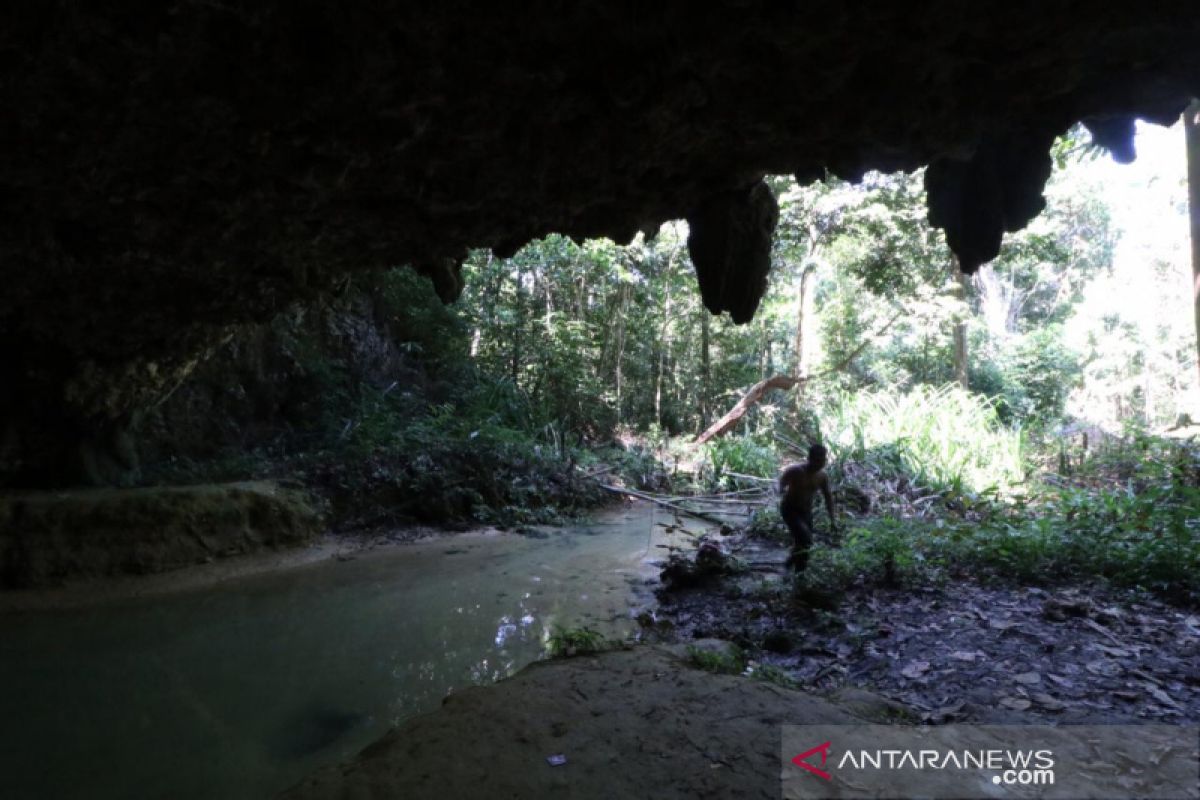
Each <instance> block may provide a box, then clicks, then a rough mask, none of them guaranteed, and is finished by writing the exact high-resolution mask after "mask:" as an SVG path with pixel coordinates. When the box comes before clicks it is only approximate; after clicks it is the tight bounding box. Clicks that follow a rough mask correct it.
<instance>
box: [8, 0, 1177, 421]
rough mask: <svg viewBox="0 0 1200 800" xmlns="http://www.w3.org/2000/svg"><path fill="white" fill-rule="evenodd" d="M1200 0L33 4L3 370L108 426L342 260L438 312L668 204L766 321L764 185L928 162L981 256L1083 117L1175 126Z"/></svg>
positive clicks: (25, 54) (950, 234)
mask: <svg viewBox="0 0 1200 800" xmlns="http://www.w3.org/2000/svg"><path fill="white" fill-rule="evenodd" d="M18 8H19V10H18ZM1196 9H1197V7H1196V5H1195V4H1194V3H1183V2H1178V3H1172V2H1164V3H1142V4H1134V5H1129V4H1113V5H1111V6H1108V5H1104V6H1102V5H1101V4H1093V3H1081V2H1012V0H1002V1H997V0H976V2H972V3H963V2H959V1H958V0H935V1H933V2H923V3H916V2H902V1H901V0H888V1H887V2H872V1H869V0H864V1H863V2H821V1H820V0H814V1H811V2H756V1H755V0H739V1H738V2H725V3H711V4H707V3H705V4H702V3H694V2H683V0H664V1H663V2H658V3H633V2H596V1H594V0H591V1H589V0H584V1H583V2H577V3H562V2H557V3H550V2H529V3H519V4H518V3H513V4H508V3H491V4H469V3H461V2H440V3H402V2H379V1H375V2H359V3H335V2H332V0H328V1H326V2H321V1H319V0H317V1H310V2H293V0H287V1H286V2H285V0H263V2H258V3H250V4H237V3H221V2H175V3H148V2H128V3H120V2H107V3H102V2H96V3H82V2H45V3H41V4H16V5H15V6H13V7H10V8H8V9H7V10H6V11H4V12H3V13H4V15H5V17H6V18H7V22H6V24H5V25H3V26H0V52H2V54H3V58H2V64H3V67H2V73H0V74H2V79H0V99H2V101H3V106H4V109H5V112H4V119H3V123H2V124H3V127H2V130H3V134H2V136H3V142H4V147H3V149H2V150H0V184H2V189H3V191H2V192H0V197H2V198H3V199H2V200H0V203H2V204H3V217H2V219H0V227H2V233H0V278H2V279H3V292H2V293H0V336H2V337H3V338H2V339H0V355H2V356H3V358H4V364H5V366H4V367H2V368H0V369H2V370H3V374H0V380H7V381H9V383H10V385H16V384H18V383H20V384H22V385H28V386H31V387H39V386H40V387H41V388H35V389H31V394H30V396H38V397H40V396H44V395H47V394H55V396H56V399H55V402H59V401H61V402H63V403H66V404H68V405H73V406H74V407H75V408H76V409H77V410H78V412H79V414H81V415H85V416H86V415H87V414H98V413H110V414H117V413H120V412H121V410H122V409H124V408H127V407H129V406H130V405H132V404H136V403H137V402H143V401H144V399H145V395H147V394H149V395H153V394H154V393H155V392H161V391H163V390H164V387H165V386H167V385H168V384H169V382H170V380H169V376H170V375H171V374H174V373H177V372H178V371H179V370H180V369H182V368H183V366H181V365H186V364H188V363H190V362H191V361H193V360H194V359H195V358H196V357H197V355H198V354H201V353H202V352H203V351H204V348H206V347H211V346H212V344H213V343H214V342H215V341H218V340H219V339H220V337H221V336H223V335H225V332H226V331H227V330H228V329H229V326H231V325H235V324H237V323H241V322H246V321H252V320H261V319H265V318H268V317H269V316H270V315H271V314H273V313H275V312H277V311H279V310H281V309H283V308H284V307H286V306H287V305H288V304H289V303H292V302H294V301H296V300H303V299H306V298H312V297H314V296H316V295H317V294H319V293H320V292H322V291H326V290H327V289H329V288H330V287H331V286H333V285H335V284H336V283H337V282H338V281H339V280H341V279H343V278H344V276H346V275H347V274H349V273H351V272H352V271H354V270H363V269H371V268H378V267H386V266H393V265H399V264H409V265H411V266H413V267H414V268H416V269H417V270H419V271H421V272H423V273H425V274H426V275H429V276H430V278H431V279H432V281H433V284H434V286H435V288H436V290H437V291H438V293H439V294H440V295H441V296H442V297H443V298H444V299H446V300H451V299H453V298H454V297H455V296H456V295H457V293H458V292H459V291H460V290H461V278H460V276H459V272H458V268H457V265H458V264H459V263H460V261H461V259H462V258H463V257H464V256H465V255H466V253H467V251H468V248H475V247H490V248H493V249H495V251H496V252H497V253H499V254H502V255H503V254H510V253H512V252H515V250H516V249H517V248H518V247H519V246H520V245H522V244H523V243H525V242H527V241H529V240H530V239H532V238H535V237H539V236H543V235H545V234H548V233H550V232H560V233H564V234H568V235H570V236H572V237H574V238H576V239H583V238H586V237H598V236H606V237H609V238H611V239H613V240H615V241H618V242H625V241H628V240H629V239H630V238H631V237H633V236H634V235H635V234H636V233H637V232H638V231H639V230H645V231H653V230H655V229H656V228H657V227H658V226H659V225H660V224H661V223H663V222H664V221H667V220H671V219H677V218H686V219H687V220H688V221H689V222H690V223H691V231H692V234H691V241H690V248H691V251H692V255H693V261H694V263H695V266H696V270H697V276H698V280H699V284H700V290H701V292H702V296H703V299H704V302H705V304H706V305H707V306H708V308H709V309H710V310H712V311H713V312H714V313H716V312H722V311H728V312H729V313H730V314H731V315H732V316H733V318H734V319H735V320H738V321H745V320H747V319H749V318H750V317H751V316H752V315H753V313H754V310H755V308H756V306H757V303H758V300H759V298H760V297H761V295H762V292H763V291H764V289H765V286H766V282H767V279H768V270H769V266H770V264H769V254H770V241H771V234H772V230H773V228H774V225H775V221H776V218H777V208H776V205H775V200H774V198H773V197H772V196H771V194H770V191H769V189H768V188H767V187H766V185H765V184H764V183H762V182H761V178H762V176H763V175H765V174H768V173H778V174H794V175H796V176H797V177H798V179H799V180H801V181H811V180H814V179H817V178H819V177H822V176H823V175H824V174H825V173H826V171H827V170H828V171H830V172H832V173H833V174H836V175H838V176H841V177H844V178H849V179H855V178H857V177H859V176H861V175H862V173H863V172H864V171H866V170H869V169H880V170H888V171H890V170H896V169H912V168H916V167H919V166H922V165H931V166H930V169H929V170H928V172H927V176H926V181H927V187H928V194H929V203H930V218H931V220H932V221H933V222H934V223H935V224H936V225H938V226H939V227H942V228H944V229H945V231H946V235H947V239H948V241H949V243H950V245H951V247H952V248H953V249H954V250H955V252H956V253H957V254H958V257H959V259H960V262H961V264H962V265H963V267H964V268H965V269H968V270H971V269H974V268H975V267H977V266H978V265H979V264H980V263H982V262H984V261H986V260H988V259H990V258H991V257H993V256H994V255H995V253H996V250H997V248H998V247H999V243H1000V239H1001V236H1002V234H1003V233H1004V232H1006V231H1014V230H1017V229H1019V228H1021V227H1022V226H1024V225H1025V224H1026V223H1027V222H1028V221H1029V220H1030V219H1031V218H1033V217H1034V216H1036V214H1037V213H1038V212H1039V211H1040V210H1041V208H1042V205H1043V200H1042V187H1043V184H1044V182H1045V179H1046V178H1047V176H1048V175H1049V171H1050V160H1049V156H1048V154H1047V153H1048V149H1049V146H1050V144H1051V142H1052V140H1053V138H1054V137H1055V136H1056V135H1058V134H1060V133H1062V132H1063V131H1065V130H1067V129H1068V128H1069V127H1070V126H1071V125H1072V124H1073V123H1075V122H1077V121H1084V122H1085V123H1087V124H1088V125H1089V127H1090V129H1091V130H1092V131H1093V135H1094V136H1095V137H1096V138H1097V139H1098V141H1100V142H1101V143H1103V144H1105V145H1106V146H1107V147H1108V148H1109V149H1110V150H1111V151H1112V152H1113V154H1114V156H1115V157H1117V158H1118V159H1122V160H1128V159H1129V158H1131V157H1132V153H1131V151H1130V148H1131V145H1130V138H1131V134H1132V120H1133V118H1134V117H1141V118H1145V119H1149V120H1152V121H1156V122H1160V123H1169V122H1171V121H1173V120H1174V119H1175V118H1177V116H1178V114H1179V113H1180V111H1181V110H1182V108H1183V106H1184V104H1185V102H1186V100H1187V98H1188V97H1189V96H1190V95H1192V94H1197V93H1200V46H1198V43H1200V12H1198V11H1197V10H1196ZM135 375H142V376H143V377H145V376H146V375H150V376H151V377H150V378H146V379H145V380H143V381H142V382H141V383H140V384H139V382H138V380H135V379H133V377H131V376H135ZM89 376H90V377H89ZM114 376H115V377H114ZM39 381H40V382H41V383H39ZM118 384H120V386H121V387H124V388H114V387H116V386H117V385H118ZM51 386H53V387H58V388H55V389H49V388H46V387H51ZM139 386H140V387H141V388H138V387H139ZM129 387H133V388H129ZM9 391H10V392H11V391H12V390H11V389H10V390H9ZM39 402H40V401H39ZM8 406H9V407H10V409H11V408H12V407H13V401H12V399H11V397H10V398H9V401H8Z"/></svg>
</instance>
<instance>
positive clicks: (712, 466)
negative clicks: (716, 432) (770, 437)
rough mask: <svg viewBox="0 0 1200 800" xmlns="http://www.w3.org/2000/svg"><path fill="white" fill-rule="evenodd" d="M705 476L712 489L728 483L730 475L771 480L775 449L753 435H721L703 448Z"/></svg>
mask: <svg viewBox="0 0 1200 800" xmlns="http://www.w3.org/2000/svg"><path fill="white" fill-rule="evenodd" d="M705 460H706V466H707V470H708V475H709V478H710V480H711V482H712V483H713V485H715V486H724V485H726V484H727V483H729V484H730V485H732V483H731V481H730V473H737V474H738V475H752V476H754V477H757V478H773V477H774V476H775V473H776V472H777V471H778V464H779V457H778V455H776V453H775V450H774V448H773V447H771V446H770V445H769V444H767V443H766V442H765V441H763V440H762V439H761V438H759V437H756V436H752V435H751V436H724V437H721V438H719V439H715V440H714V441H712V442H710V443H708V444H707V445H705Z"/></svg>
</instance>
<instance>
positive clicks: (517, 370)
mask: <svg viewBox="0 0 1200 800" xmlns="http://www.w3.org/2000/svg"><path fill="white" fill-rule="evenodd" d="M524 282H525V276H524V274H523V273H522V272H521V271H520V270H518V271H517V296H516V299H515V301H514V302H515V305H516V313H515V314H514V315H513V316H514V318H515V322H514V325H513V340H512V382H513V386H515V387H520V385H521V384H520V377H521V333H522V329H523V328H524V327H525V287H524V286H523V284H524Z"/></svg>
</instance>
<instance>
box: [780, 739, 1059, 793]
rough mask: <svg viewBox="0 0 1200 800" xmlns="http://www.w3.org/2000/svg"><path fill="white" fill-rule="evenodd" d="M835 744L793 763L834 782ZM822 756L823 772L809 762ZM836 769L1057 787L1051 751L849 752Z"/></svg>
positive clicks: (822, 746) (813, 750)
mask: <svg viewBox="0 0 1200 800" xmlns="http://www.w3.org/2000/svg"><path fill="white" fill-rule="evenodd" d="M832 748H833V742H831V741H829V742H822V743H821V744H819V745H817V746H816V747H810V748H809V749H808V750H805V751H804V752H803V753H800V754H799V755H797V756H795V757H793V758H792V763H793V764H795V765H796V766H797V767H800V768H801V769H804V770H807V771H808V772H811V773H812V774H813V775H816V776H817V777H819V778H824V779H825V780H827V781H828V780H833V775H832V774H831V773H829V772H826V771H825V766H826V763H827V762H828V761H829V752H830V750H832ZM818 755H819V756H820V758H821V762H820V763H821V766H820V768H818V767H816V766H814V765H813V764H812V763H811V762H810V761H809V759H810V758H813V757H814V756H818ZM836 769H838V770H846V769H854V770H865V769H874V770H906V769H909V770H938V769H956V770H973V771H979V770H990V771H992V772H993V773H995V774H993V775H992V783H994V784H997V785H1000V784H1018V785H1021V786H1030V785H1033V786H1049V785H1051V784H1053V783H1054V752H1053V751H1052V750H937V749H929V750H880V749H878V748H876V749H874V750H846V751H845V752H844V753H842V756H841V758H840V759H838V762H837V765H836Z"/></svg>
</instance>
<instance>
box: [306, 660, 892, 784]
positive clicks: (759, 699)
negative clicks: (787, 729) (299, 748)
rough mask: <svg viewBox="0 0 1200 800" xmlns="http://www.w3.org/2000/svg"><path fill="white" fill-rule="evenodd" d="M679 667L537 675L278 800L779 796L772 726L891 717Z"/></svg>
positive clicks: (558, 666)
mask: <svg viewBox="0 0 1200 800" xmlns="http://www.w3.org/2000/svg"><path fill="white" fill-rule="evenodd" d="M683 655H684V651H683V648H682V647H676V648H674V649H673V650H672V649H668V648H666V647H657V646H639V647H634V648H630V649H620V650H614V651H610V652H606V653H601V654H599V655H589V656H577V657H575V658H567V659H556V660H554V661H547V662H539V663H536V664H533V665H532V666H530V667H528V668H526V669H525V670H523V671H521V672H520V673H519V674H517V675H516V676H514V677H513V678H510V679H508V680H504V681H501V682H500V683H497V684H495V685H493V686H485V687H474V688H470V689H467V690H465V691H463V692H459V693H455V694H453V695H451V696H449V697H448V698H447V699H446V701H445V702H444V703H443V705H442V708H441V709H439V710H438V711H436V712H434V713H432V714H426V715H424V716H421V717H417V718H415V719H412V720H409V721H408V722H406V723H405V724H404V725H402V726H401V727H399V728H397V729H395V730H393V731H392V732H391V733H389V734H388V735H387V736H385V737H384V738H383V739H380V740H379V741H378V742H376V743H374V744H372V745H371V746H370V747H368V748H367V749H365V750H364V751H362V753H360V754H359V756H358V757H357V758H356V759H355V760H354V761H353V762H351V763H349V764H345V765H342V766H337V767H331V768H329V769H325V770H322V771H320V772H318V773H316V774H315V775H313V776H312V777H310V778H309V779H307V780H305V781H304V782H303V783H301V784H299V785H297V786H295V787H293V788H292V789H291V790H289V791H287V792H285V793H284V794H283V795H282V797H284V798H290V800H299V798H305V799H306V800H314V799H315V798H332V797H404V798H423V797H430V798H439V799H440V798H446V797H455V798H475V797H479V798H489V799H490V798H526V797H572V798H604V800H608V799H609V798H614V797H654V798H680V799H681V800H682V798H689V799H690V798H702V797H714V798H716V797H720V798H727V797H756V798H757V797H761V798H777V797H779V793H780V783H779V779H780V778H779V776H780V746H781V743H780V725H782V724H800V723H806V724H826V723H827V724H852V723H862V722H868V721H881V720H882V719H885V718H886V717H887V716H888V715H889V714H891V713H893V711H892V706H891V704H889V703H887V702H886V701H884V700H881V699H879V698H877V697H873V696H871V695H869V694H867V693H864V692H855V691H846V692H843V693H841V694H838V695H835V696H833V697H830V698H821V697H815V696H813V695H811V694H808V693H804V692H798V691H794V690H790V689H786V688H782V687H779V686H776V685H773V684H770V683H766V682H763V681H754V680H747V679H745V678H743V677H741V676H733V675H714V674H711V673H708V672H703V671H701V670H698V669H693V668H690V667H689V665H688V662H687V660H686V658H685V657H681V656H683Z"/></svg>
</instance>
